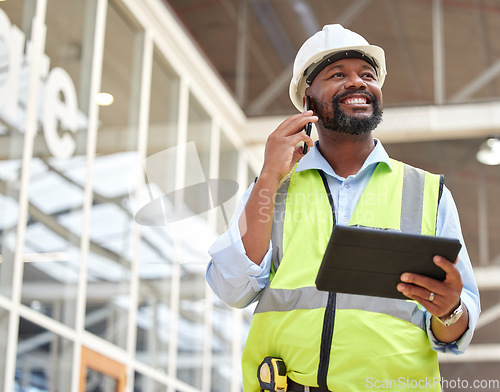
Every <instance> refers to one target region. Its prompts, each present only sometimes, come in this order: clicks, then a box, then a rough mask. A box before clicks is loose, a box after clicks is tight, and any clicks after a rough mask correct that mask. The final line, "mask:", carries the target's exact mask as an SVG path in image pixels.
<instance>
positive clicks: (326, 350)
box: [318, 292, 337, 391]
mask: <svg viewBox="0 0 500 392" xmlns="http://www.w3.org/2000/svg"><path fill="white" fill-rule="evenodd" d="M336 299H337V293H333V292H330V293H328V303H327V305H326V309H325V318H324V320H323V332H322V334H321V348H320V352H319V366H318V386H319V387H320V388H321V390H324V391H329V389H328V385H327V383H326V379H327V376H328V368H329V365H330V351H331V349H332V340H333V326H334V324H335V305H336Z"/></svg>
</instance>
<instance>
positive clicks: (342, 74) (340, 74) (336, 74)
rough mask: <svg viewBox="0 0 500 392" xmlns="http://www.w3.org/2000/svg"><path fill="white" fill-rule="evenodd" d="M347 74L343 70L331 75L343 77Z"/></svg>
mask: <svg viewBox="0 0 500 392" xmlns="http://www.w3.org/2000/svg"><path fill="white" fill-rule="evenodd" d="M344 76H345V75H344V73H343V72H335V73H334V74H332V76H330V77H331V78H343V77H344Z"/></svg>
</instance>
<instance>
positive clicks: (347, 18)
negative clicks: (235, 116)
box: [245, 0, 372, 116]
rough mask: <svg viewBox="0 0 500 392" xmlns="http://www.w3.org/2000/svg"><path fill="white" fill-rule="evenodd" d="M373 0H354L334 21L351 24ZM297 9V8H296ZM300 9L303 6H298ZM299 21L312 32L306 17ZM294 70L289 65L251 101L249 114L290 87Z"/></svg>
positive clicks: (266, 105)
mask: <svg viewBox="0 0 500 392" xmlns="http://www.w3.org/2000/svg"><path fill="white" fill-rule="evenodd" d="M371 1H372V0H357V1H354V2H351V4H350V5H349V7H347V9H346V10H345V11H344V12H342V14H341V15H340V16H339V17H338V19H336V20H335V22H334V23H340V24H341V25H343V26H344V27H347V26H348V25H349V24H351V23H352V22H353V21H354V19H356V18H357V17H358V16H359V15H360V14H361V13H362V12H363V11H364V10H365V8H366V7H368V5H369V4H370V3H371ZM304 5H307V4H305V3H304V2H302V4H301V7H303V6H304ZM295 9H296V10H297V8H295ZM298 9H299V10H300V9H301V8H298ZM299 21H300V22H301V23H302V25H303V27H304V30H305V31H306V32H307V33H308V35H312V34H309V33H310V24H309V23H306V21H307V20H306V19H302V18H299ZM320 28H321V26H319V25H318V28H317V30H316V31H318V30H319V29H320ZM292 72H293V66H292V65H289V66H288V67H286V68H285V69H284V70H283V71H282V72H281V73H280V74H279V75H278V76H277V77H276V78H275V79H274V82H273V83H271V84H270V85H269V87H268V88H267V89H266V90H264V91H263V92H262V93H261V94H260V95H259V96H258V97H257V98H256V99H255V100H254V101H253V102H252V103H250V104H249V105H248V106H247V108H246V110H245V111H246V113H247V115H249V116H257V115H259V114H261V113H262V111H263V109H265V108H266V107H268V106H269V105H270V104H271V103H272V102H273V101H274V100H275V99H276V97H277V96H278V95H279V94H281V92H282V91H283V90H284V89H285V88H287V87H288V84H289V83H290V78H291V77H292Z"/></svg>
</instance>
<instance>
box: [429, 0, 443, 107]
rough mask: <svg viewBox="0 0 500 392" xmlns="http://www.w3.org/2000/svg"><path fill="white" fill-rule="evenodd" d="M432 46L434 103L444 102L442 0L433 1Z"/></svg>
mask: <svg viewBox="0 0 500 392" xmlns="http://www.w3.org/2000/svg"><path fill="white" fill-rule="evenodd" d="M432 47H433V59H434V103H435V104H436V105H441V104H443V103H444V91H445V90H444V89H445V87H444V28H443V4H442V0H433V1H432Z"/></svg>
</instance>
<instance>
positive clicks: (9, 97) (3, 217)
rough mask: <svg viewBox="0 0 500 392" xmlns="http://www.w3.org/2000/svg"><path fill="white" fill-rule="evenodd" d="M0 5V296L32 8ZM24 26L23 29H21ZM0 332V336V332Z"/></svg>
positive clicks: (7, 263) (12, 217)
mask: <svg viewBox="0 0 500 392" xmlns="http://www.w3.org/2000/svg"><path fill="white" fill-rule="evenodd" d="M1 4H2V6H1V8H0V69H1V71H0V261H1V262H0V295H4V296H7V297H10V296H11V289H12V270H13V261H14V252H15V247H16V242H17V226H18V219H19V217H18V214H19V204H18V200H19V191H20V186H21V183H20V180H21V169H22V154H23V142H24V134H25V119H26V116H25V110H26V99H27V98H26V97H27V85H28V83H27V79H28V72H29V69H28V66H27V64H26V62H25V60H24V56H25V42H26V40H27V37H29V35H30V31H29V28H30V26H29V24H27V23H26V24H23V18H24V19H26V20H31V18H32V17H33V14H32V10H31V9H29V7H23V4H22V2H21V1H14V2H13V1H10V2H7V3H1ZM24 25H26V26H27V28H26V29H25V28H24ZM0 335H2V333H1V331H0Z"/></svg>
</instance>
